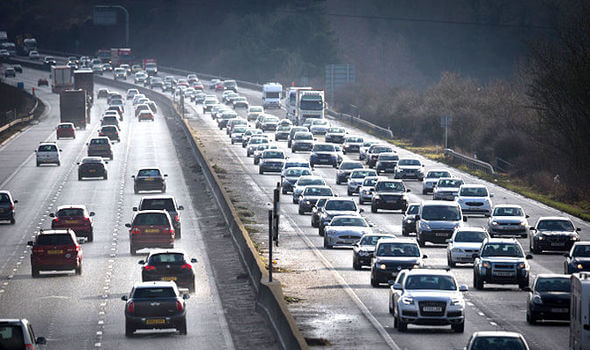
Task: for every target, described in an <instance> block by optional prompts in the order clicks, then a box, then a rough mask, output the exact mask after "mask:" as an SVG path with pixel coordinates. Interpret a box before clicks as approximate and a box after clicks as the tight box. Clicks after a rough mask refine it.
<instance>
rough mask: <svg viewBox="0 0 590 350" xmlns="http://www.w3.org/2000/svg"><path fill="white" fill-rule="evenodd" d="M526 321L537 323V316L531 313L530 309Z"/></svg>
mask: <svg viewBox="0 0 590 350" xmlns="http://www.w3.org/2000/svg"><path fill="white" fill-rule="evenodd" d="M526 321H527V322H528V323H529V324H537V317H536V316H535V314H531V312H530V311H527V313H526Z"/></svg>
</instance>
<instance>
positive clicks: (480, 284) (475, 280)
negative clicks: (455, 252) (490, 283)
mask: <svg viewBox="0 0 590 350" xmlns="http://www.w3.org/2000/svg"><path fill="white" fill-rule="evenodd" d="M473 286H474V287H475V289H477V290H483V280H480V278H479V277H478V275H477V274H476V273H474V275H473Z"/></svg>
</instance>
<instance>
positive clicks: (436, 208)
mask: <svg viewBox="0 0 590 350" xmlns="http://www.w3.org/2000/svg"><path fill="white" fill-rule="evenodd" d="M422 219H423V220H437V221H458V220H460V219H461V214H460V211H459V207H457V206H454V205H427V206H424V208H422Z"/></svg>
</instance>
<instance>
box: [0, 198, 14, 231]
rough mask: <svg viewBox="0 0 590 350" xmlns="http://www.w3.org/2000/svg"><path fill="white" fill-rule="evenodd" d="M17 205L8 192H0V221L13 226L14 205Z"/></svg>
mask: <svg viewBox="0 0 590 350" xmlns="http://www.w3.org/2000/svg"><path fill="white" fill-rule="evenodd" d="M16 203H18V201H17V200H16V199H13V198H12V195H11V194H10V192H8V191H0V220H6V221H10V224H12V225H14V223H15V222H16V220H15V219H14V205H15V204H16Z"/></svg>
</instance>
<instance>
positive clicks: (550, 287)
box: [526, 274, 571, 324]
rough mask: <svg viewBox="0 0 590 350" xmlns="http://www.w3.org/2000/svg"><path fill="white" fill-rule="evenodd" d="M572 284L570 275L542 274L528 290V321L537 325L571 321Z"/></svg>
mask: <svg viewBox="0 0 590 350" xmlns="http://www.w3.org/2000/svg"><path fill="white" fill-rule="evenodd" d="M570 287H571V282H570V276H568V275H553V274H540V275H537V278H536V279H535V282H533V286H532V287H531V288H528V290H529V298H528V308H527V313H526V320H527V322H528V323H530V324H535V323H537V321H539V320H560V321H569V319H570V299H571V291H570Z"/></svg>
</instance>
